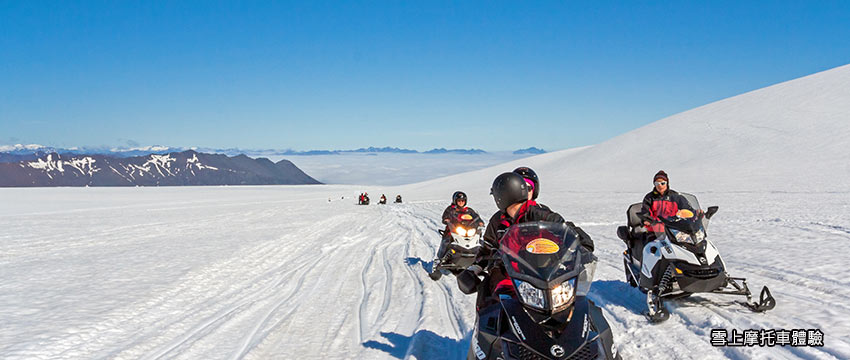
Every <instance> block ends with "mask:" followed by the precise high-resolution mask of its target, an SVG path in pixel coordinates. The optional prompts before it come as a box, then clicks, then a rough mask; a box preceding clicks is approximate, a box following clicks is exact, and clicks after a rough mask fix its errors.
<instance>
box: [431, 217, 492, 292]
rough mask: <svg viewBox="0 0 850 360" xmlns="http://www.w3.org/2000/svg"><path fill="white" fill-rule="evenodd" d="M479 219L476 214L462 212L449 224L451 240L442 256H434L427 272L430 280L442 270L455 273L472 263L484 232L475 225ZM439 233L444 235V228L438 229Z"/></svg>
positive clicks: (437, 276) (438, 275)
mask: <svg viewBox="0 0 850 360" xmlns="http://www.w3.org/2000/svg"><path fill="white" fill-rule="evenodd" d="M480 221H481V218H479V217H477V216H476V217H473V216H472V215H469V214H463V215H461V216H460V217H459V218H458V219H457V221H452V223H450V224H449V229H451V234H450V235H451V237H452V240H451V243H449V244H448V249H446V254H445V255H443V258H441V259H440V258H437V256H438V255H439V254H436V255H435V256H434V258H435V259H436V260H434V266H433V269H432V270H431V273H429V274H428V276H430V277H431V279H432V280H439V279H440V277H442V276H443V273H444V272H446V273H448V272H451V273H453V274H455V275H457V273H459V272H461V271H463V270H466V268H468V267H469V266H470V265H472V263H473V262H474V261H475V257H476V256H477V255H478V249H479V248H480V246H481V235H482V234H483V233H484V227H478V226H476V225H478V224H480ZM439 233H440V235H441V236H446V233H445V230H439ZM438 251H439V250H438Z"/></svg>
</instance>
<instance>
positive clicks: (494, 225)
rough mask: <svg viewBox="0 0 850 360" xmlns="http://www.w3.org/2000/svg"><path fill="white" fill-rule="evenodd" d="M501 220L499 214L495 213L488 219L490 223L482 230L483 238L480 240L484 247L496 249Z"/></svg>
mask: <svg viewBox="0 0 850 360" xmlns="http://www.w3.org/2000/svg"><path fill="white" fill-rule="evenodd" d="M501 220H502V216H501V213H499V212H496V213H495V214H493V216H491V217H490V222H488V223H487V229H485V230H484V236H483V237H482V238H481V240H482V242H483V243H484V245H485V247H489V248H493V249H496V248H498V245H499V231H498V230H499V225H500V222H501Z"/></svg>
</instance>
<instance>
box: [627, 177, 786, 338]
mask: <svg viewBox="0 0 850 360" xmlns="http://www.w3.org/2000/svg"><path fill="white" fill-rule="evenodd" d="M680 195H682V196H683V197H684V198H685V199H686V200H687V201H688V204H689V205H690V206H691V208H692V209H694V211H691V210H689V209H682V210H679V211H678V213H677V214H676V216H673V217H670V218H659V219H658V222H657V223H660V224H663V225H664V226H663V228H664V230H663V231H658V232H651V231H649V230H647V229H646V228H645V227H644V226H643V220H642V219H641V218H640V217H639V216H638V213H639V212H640V210H641V204H640V203H637V204H632V205H631V206H629V209H628V211H627V212H626V215H627V217H628V226H620V227H619V228H617V236H618V237H619V238H620V239H622V240H623V241H624V242H625V243H626V251H624V252H623V264H624V267H625V272H626V280H627V281H628V282H629V284H630V285H631V286H634V287H638V288H639V289H640V290H641V291H642V292H644V293H646V305H647V307H648V311H647V313H646V316H647V318H649V320H650V321H651V322H661V321H664V320H667V319H668V318H669V317H670V313H669V312H668V311H667V309H666V308H665V307H664V304H663V300H668V299H678V298H684V297H687V296H690V295H691V294H693V293H715V294H729V295H741V296H746V297H747V301H746V302H743V303H742V304H743V305H744V306H746V307H747V308H749V309H750V310H752V311H754V312H763V311H767V310H770V309H773V307H774V306H776V300H775V299H774V298H773V296H772V295H771V294H770V290H768V288H767V286H765V287H763V288H762V290H761V295H760V297H759V301H758V302H753V299H752V293H751V292H750V289H749V287H748V286H747V280H745V279H744V278H735V277H731V276H729V274H728V273H727V272H726V264H725V263H724V262H723V259H722V258H721V257H720V253H719V252H718V251H717V248H716V247H715V246H714V244H712V243H711V241H709V240H708V238H707V233H706V228H707V227H708V221H709V219H711V217H712V216H713V215H714V214H715V213H716V212H717V210H718V207H717V206H711V207H709V208H708V209H707V210H706V212H704V213H703V212H702V211H701V210H700V207H699V202H698V201H697V198H696V197H695V196H693V195H691V194H685V193H680ZM694 212H696V213H694ZM657 223H656V224H657Z"/></svg>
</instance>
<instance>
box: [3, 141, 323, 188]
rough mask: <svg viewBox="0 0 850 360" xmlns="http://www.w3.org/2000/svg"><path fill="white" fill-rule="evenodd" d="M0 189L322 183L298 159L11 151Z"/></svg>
mask: <svg viewBox="0 0 850 360" xmlns="http://www.w3.org/2000/svg"><path fill="white" fill-rule="evenodd" d="M0 156H2V157H3V162H0V187H33V186H178V185H302V184H319V182H318V181H316V179H313V178H312V177H310V176H309V175H307V174H305V173H304V172H303V171H301V170H300V169H299V168H298V167H296V166H295V165H294V164H293V163H292V162H290V161H288V160H280V161H278V162H277V163H274V162H272V161H271V160H269V159H266V158H258V159H252V158H250V157H248V156H245V155H238V156H233V157H230V156H227V155H222V154H206V153H200V152H196V151H194V150H187V151H182V152H170V153H167V154H148V155H145V156H131V157H117V156H110V155H101V154H93V155H75V154H67V153H66V154H60V153H57V152H50V153H36V154H34V155H33V154H31V155H14V154H5V155H0Z"/></svg>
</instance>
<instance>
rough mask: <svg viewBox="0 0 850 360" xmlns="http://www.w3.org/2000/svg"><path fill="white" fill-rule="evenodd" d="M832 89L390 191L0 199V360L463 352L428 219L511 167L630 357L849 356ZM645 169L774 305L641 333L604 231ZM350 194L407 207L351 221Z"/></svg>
mask: <svg viewBox="0 0 850 360" xmlns="http://www.w3.org/2000/svg"><path fill="white" fill-rule="evenodd" d="M847 84H850V67H847V66H845V67H841V68H837V69H833V70H830V71H827V72H824V73H820V74H815V75H812V76H810V77H806V78H802V79H798V80H794V81H791V82H788V83H783V84H779V85H776V86H773V87H769V88H765V89H762V90H758V91H755V92H751V93H748V94H744V95H741V96H738V97H734V98H730V99H727V100H723V101H720V102H717V103H714V104H709V105H706V106H704V107H701V108H698V109H694V110H692V111H689V112H685V113H682V114H679V115H675V116H672V117H670V118H667V119H664V120H661V121H659V122H658V123H654V124H650V125H648V126H646V127H643V128H640V129H637V130H635V131H633V132H631V133H628V134H624V135H622V136H620V137H617V138H614V139H611V140H609V141H607V142H605V143H602V144H598V145H595V146H591V147H586V148H579V149H571V150H566V151H562V152H557V153H550V154H544V155H540V156H535V157H531V158H527V159H523V160H520V161H515V162H511V163H507V164H503V165H499V166H496V167H492V168H487V169H482V170H477V171H473V172H469V173H463V174H458V175H455V176H450V177H445V178H441V179H436V180H431V181H427V182H423V183H417V184H411V185H405V186H398V187H386V186H370V187H363V188H360V187H357V188H355V187H351V186H311V187H291V186H277V187H275V186H270V187H203V188H123V189H115V188H50V189H0V198H2V201H0V219H2V222H3V231H2V232H0V279H3V280H2V281H0V323H2V324H3V326H2V327H0V358H10V359H32V358H50V359H55V358H58V359H77V358H145V359H155V358H169V359H171V358H178V359H197V358H215V359H241V358H245V359H260V358H262V359H266V358H299V359H318V358H368V359H392V358H398V359H402V358H418V359H434V358H437V359H439V358H448V359H459V358H463V356H464V355H465V352H466V348H467V346H468V344H469V332H470V329H471V328H472V322H473V321H474V314H473V298H472V297H471V296H465V295H462V294H461V293H460V292H459V291H458V290H457V288H456V286H455V283H454V281H453V278H452V277H444V278H443V279H442V280H440V281H439V282H433V281H431V280H430V279H428V277H427V270H429V269H430V266H431V263H430V260H431V258H432V257H433V253H434V250H435V248H436V246H437V243H438V241H439V237H438V235H437V233H436V230H437V229H439V228H440V225H439V223H438V220H437V219H438V218H439V215H440V213H441V212H442V210H443V208H444V206H445V205H446V204H447V203H448V198H449V196H450V194H451V193H452V192H453V191H454V190H457V189H463V190H466V191H467V192H468V193H469V194H470V205H471V206H473V207H475V208H476V209H477V210H479V211H480V212H482V213H485V214H486V213H491V212H492V211H493V210H494V206H493V204H492V201H491V199H490V198H489V197H488V195H487V190H488V189H489V185H490V182H491V181H492V179H493V177H495V176H496V175H498V174H499V173H500V172H503V171H509V170H511V169H513V168H514V167H516V166H517V165H519V164H524V165H529V166H532V167H533V168H534V169H535V170H537V171H538V173H540V175H541V177H542V179H543V184H542V195H541V198H540V200H541V202H543V203H545V204H547V205H549V206H550V207H552V208H553V209H555V210H557V211H558V212H560V213H561V214H563V215H564V216H565V217H566V218H568V219H570V220H573V221H575V222H576V223H577V224H578V225H579V226H581V227H582V228H584V229H585V230H586V231H587V232H588V233H589V234H590V235H591V236H592V237H593V238H594V239H595V241H596V246H597V250H596V253H597V256H598V257H599V266H598V269H597V275H596V282H595V283H594V285H593V287H592V289H591V294H590V296H591V297H592V298H593V299H594V300H595V301H596V302H597V303H598V304H600V305H601V306H603V311H604V313H605V315H606V317H607V319H608V321H609V322H610V323H611V327H612V329H613V332H614V336H615V342H616V346H617V348H618V350H619V352H620V353H621V354H623V356H624V357H625V358H647V359H664V358H670V359H721V358H732V359H753V358H754V359H784V358H822V359H846V358H850V340H848V339H850V324H848V323H847V322H846V320H844V319H850V300H848V298H850V280H848V279H850V269H848V267H847V261H846V260H845V253H846V244H847V242H848V240H850V211H849V210H850V188H848V186H847V185H848V183H847V181H848V180H847V179H848V178H850V177H848V176H847V175H848V168H847V165H846V156H847V155H846V154H847V150H848V142H847V134H848V132H847V130H848V127H850V125H848V124H850V122H848V121H847V120H848V107H850V105H848V104H850V93H848V91H849V90H848V88H850V87H848V86H846V85H847ZM767 125H769V126H770V129H764V128H763V127H764V126H767ZM662 130H663V131H666V132H669V133H677V134H678V133H683V134H693V135H694V136H692V135H687V136H682V137H673V136H667V137H664V138H663V139H657V134H658V133H659V132H662ZM661 142H663V143H664V144H665V146H664V147H663V148H664V149H665V151H659V152H658V154H661V155H657V156H647V157H643V158H641V157H639V156H636V155H635V154H653V153H654V152H653V151H652V150H655V149H658V148H660V147H657V146H656V144H658V143H661ZM715 144H721V145H722V146H716V145H715ZM803 150H805V151H803ZM697 160H698V161H697ZM658 168H664V169H666V170H668V172H669V173H670V175H671V181H672V182H671V183H672V185H673V188H675V189H678V190H681V191H687V192H691V193H694V194H696V195H698V196H699V197H700V201H701V203H702V205H703V206H704V207H705V206H708V205H719V206H720V212H719V213H718V214H717V216H716V218H715V220H714V221H713V222H712V225H711V228H710V229H709V237H710V238H712V239H713V240H714V241H715V243H716V245H717V246H718V247H719V249H720V251H721V253H722V254H723V256H724V259H725V260H726V262H727V265H728V266H729V268H730V272H731V273H732V275H735V276H742V277H746V278H748V280H749V282H750V285H751V287H753V288H754V289H755V288H759V287H760V286H761V285H768V286H769V287H770V288H771V289H772V291H773V294H774V296H775V297H776V299H777V307H776V309H774V310H772V311H770V312H767V313H763V314H753V313H750V312H749V311H747V310H745V309H743V308H742V307H740V306H738V305H736V304H734V303H733V299H729V298H725V297H722V296H719V295H695V296H693V297H692V298H690V299H688V300H683V301H679V302H677V303H673V304H671V309H672V313H673V314H672V316H671V319H670V320H669V321H667V322H665V323H663V324H660V325H649V324H648V323H647V322H646V321H645V319H644V318H643V317H642V316H641V315H640V312H641V311H642V310H643V308H644V306H645V305H644V303H643V297H642V295H641V294H640V293H639V292H637V291H636V290H634V289H631V288H629V287H628V285H627V284H626V283H625V282H624V281H623V278H624V277H623V273H622V260H621V255H620V254H621V252H622V250H623V248H624V246H623V244H622V242H621V241H620V240H619V239H617V238H616V236H615V229H616V227H617V226H618V225H620V224H622V223H623V222H624V220H625V209H626V207H627V206H628V205H629V204H630V203H632V202H637V201H639V200H640V199H641V198H642V196H643V194H644V193H645V192H646V191H648V190H649V187H650V186H651V183H650V182H651V179H650V178H651V176H652V174H653V173H654V172H655V171H656V170H657V169H658ZM750 169H754V170H753V171H750ZM364 190H366V191H369V192H370V194H371V195H372V198H373V199H377V197H378V196H379V194H380V193H382V192H383V193H386V194H387V195H388V196H392V195H394V194H396V193H400V194H402V195H403V196H404V198H405V203H404V204H401V205H387V206H378V205H372V206H355V205H354V201H353V200H354V199H353V197H354V196H356V194H357V193H359V192H361V191H364ZM343 197H345V198H344V199H343ZM329 199H330V200H332V201H328V200H329ZM715 328H718V329H719V328H722V329H728V330H731V329H737V330H744V329H751V328H752V329H800V328H802V329H815V328H816V329H820V330H822V331H823V332H824V333H825V339H824V342H825V344H826V346H824V347H822V348H810V347H798V348H791V347H773V348H760V347H750V348H716V347H712V346H711V345H710V344H709V332H710V330H711V329H715Z"/></svg>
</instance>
